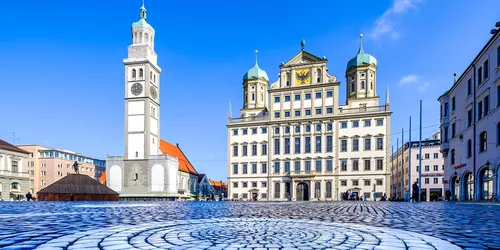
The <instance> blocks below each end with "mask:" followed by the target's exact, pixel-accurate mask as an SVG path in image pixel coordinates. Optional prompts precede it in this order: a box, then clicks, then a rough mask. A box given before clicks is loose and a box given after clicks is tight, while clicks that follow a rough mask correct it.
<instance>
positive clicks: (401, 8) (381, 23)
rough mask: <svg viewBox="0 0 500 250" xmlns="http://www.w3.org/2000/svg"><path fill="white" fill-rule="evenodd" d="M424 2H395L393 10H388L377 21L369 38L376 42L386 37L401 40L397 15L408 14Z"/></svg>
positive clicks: (405, 0)
mask: <svg viewBox="0 0 500 250" xmlns="http://www.w3.org/2000/svg"><path fill="white" fill-rule="evenodd" d="M421 1H422V0H394V2H393V4H392V6H391V8H389V9H388V10H386V11H385V12H384V14H382V16H380V17H379V18H377V20H375V24H374V27H373V30H372V31H371V32H369V33H368V36H369V37H372V38H373V39H375V40H378V39H380V38H381V37H382V36H384V35H388V36H389V37H391V38H393V39H397V38H399V33H398V32H397V31H396V29H395V25H396V21H395V20H394V19H396V17H397V15H401V14H403V13H406V12H407V11H408V10H410V9H414V8H416V5H417V4H418V3H420V2H421Z"/></svg>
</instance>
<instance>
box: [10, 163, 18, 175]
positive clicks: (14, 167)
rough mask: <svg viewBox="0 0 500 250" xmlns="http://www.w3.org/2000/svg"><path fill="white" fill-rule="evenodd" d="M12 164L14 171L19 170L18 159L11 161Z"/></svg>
mask: <svg viewBox="0 0 500 250" xmlns="http://www.w3.org/2000/svg"><path fill="white" fill-rule="evenodd" d="M11 166H12V172H14V173H17V172H19V168H18V165H17V161H12V162H11Z"/></svg>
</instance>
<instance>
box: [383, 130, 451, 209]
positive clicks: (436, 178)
mask: <svg viewBox="0 0 500 250" xmlns="http://www.w3.org/2000/svg"><path fill="white" fill-rule="evenodd" d="M440 145H441V141H440V135H439V133H437V134H435V135H434V136H433V138H432V139H427V140H423V141H422V156H421V155H420V154H419V142H418V141H412V142H411V144H410V143H409V142H407V143H405V144H404V145H403V146H402V147H400V148H399V149H397V151H396V152H394V154H393V155H392V162H390V163H389V164H390V165H389V166H390V167H391V169H392V171H391V183H392V185H391V186H392V189H391V197H394V198H397V197H399V198H405V197H406V196H405V195H406V193H407V192H408V171H409V169H411V180H410V183H409V184H410V185H413V183H415V182H418V173H419V172H418V171H419V167H420V166H419V159H420V157H422V166H423V167H422V187H421V188H420V191H421V201H436V200H437V199H439V198H443V199H444V195H445V192H444V184H443V180H444V178H443V176H444V165H443V156H442V154H441V153H440ZM410 151H411V165H410V158H409V157H410ZM403 166H404V171H402V170H403ZM403 174H404V175H403ZM403 180H404V181H403ZM412 192H413V190H412Z"/></svg>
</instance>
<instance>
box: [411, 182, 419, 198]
mask: <svg viewBox="0 0 500 250" xmlns="http://www.w3.org/2000/svg"><path fill="white" fill-rule="evenodd" d="M412 189H413V195H412V201H413V202H417V201H418V194H419V190H418V184H417V182H415V183H413V186H412Z"/></svg>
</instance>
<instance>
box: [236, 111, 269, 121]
mask: <svg viewBox="0 0 500 250" xmlns="http://www.w3.org/2000/svg"><path fill="white" fill-rule="evenodd" d="M268 119H269V113H266V114H265V115H260V116H249V117H237V118H229V123H238V122H257V121H266V120H268Z"/></svg>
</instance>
